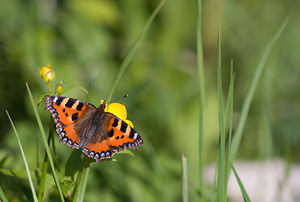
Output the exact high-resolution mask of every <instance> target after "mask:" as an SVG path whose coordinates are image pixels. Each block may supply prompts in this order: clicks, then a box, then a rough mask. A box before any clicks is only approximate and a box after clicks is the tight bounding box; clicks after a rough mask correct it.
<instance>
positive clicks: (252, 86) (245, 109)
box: [228, 19, 288, 172]
mask: <svg viewBox="0 0 300 202" xmlns="http://www.w3.org/2000/svg"><path fill="white" fill-rule="evenodd" d="M287 23H288V19H286V20H285V21H284V22H283V23H282V25H281V26H280V28H279V29H278V31H277V32H276V33H275V35H274V36H273V38H272V39H271V41H270V42H269V44H268V45H267V47H266V50H265V52H264V54H263V56H262V58H261V60H260V62H259V64H258V66H257V69H256V72H255V74H254V77H253V80H252V82H251V84H250V88H249V90H248V93H247V95H246V98H245V101H244V104H243V107H242V111H241V118H240V121H239V123H238V126H237V129H236V132H235V133H234V138H233V139H232V144H231V149H230V151H229V161H230V163H233V161H234V160H235V158H236V154H237V151H238V148H239V146H240V141H241V138H242V134H243V130H244V126H245V123H246V119H247V116H248V112H249V109H250V106H251V102H252V99H253V95H254V92H255V90H256V87H257V84H258V81H259V79H260V77H261V75H262V72H263V70H264V68H265V64H266V61H267V59H268V57H269V55H270V52H271V50H272V48H273V46H274V44H275V43H276V42H277V41H278V39H279V37H280V35H281V34H282V32H283V30H284V29H285V27H286V25H287ZM228 172H229V171H228Z"/></svg>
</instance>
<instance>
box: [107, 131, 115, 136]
mask: <svg viewBox="0 0 300 202" xmlns="http://www.w3.org/2000/svg"><path fill="white" fill-rule="evenodd" d="M112 136H114V129H111V130H110V131H109V132H108V137H112Z"/></svg>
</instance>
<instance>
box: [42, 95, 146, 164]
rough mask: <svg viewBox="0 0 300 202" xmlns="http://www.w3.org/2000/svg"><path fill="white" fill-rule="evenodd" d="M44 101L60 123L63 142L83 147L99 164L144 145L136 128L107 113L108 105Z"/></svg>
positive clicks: (54, 99)
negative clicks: (125, 150)
mask: <svg viewBox="0 0 300 202" xmlns="http://www.w3.org/2000/svg"><path fill="white" fill-rule="evenodd" d="M44 101H45V103H46V110H48V111H49V112H50V113H51V115H52V117H53V119H54V122H55V124H56V131H57V133H58V134H59V137H60V141H59V142H60V143H65V144H67V145H68V146H69V147H72V148H76V149H79V148H82V151H83V152H84V153H85V154H86V155H87V156H88V157H92V158H94V159H96V161H97V162H99V161H100V160H101V159H108V158H111V157H112V156H113V155H114V154H115V153H116V152H119V151H122V150H124V149H134V150H136V149H137V148H138V147H139V146H140V145H142V144H143V139H142V138H141V136H140V135H139V134H138V133H137V132H136V131H135V130H134V129H133V128H132V127H130V126H129V125H128V124H127V123H125V122H124V121H122V120H121V119H120V118H118V117H117V116H115V115H114V114H112V113H109V112H105V111H104V109H105V107H106V103H105V102H103V103H102V104H101V105H100V106H99V107H98V108H96V107H95V106H94V105H93V104H91V103H88V102H83V101H80V100H77V99H73V98H67V97H61V96H50V97H45V99H44Z"/></svg>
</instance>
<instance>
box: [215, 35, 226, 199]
mask: <svg viewBox="0 0 300 202" xmlns="http://www.w3.org/2000/svg"><path fill="white" fill-rule="evenodd" d="M221 60H222V55H221V32H220V31H219V33H218V62H217V81H218V105H219V135H220V136H219V161H218V183H217V187H218V194H217V196H218V197H217V199H218V201H222V202H223V201H226V191H225V152H226V151H225V125H224V115H223V87H222V62H221Z"/></svg>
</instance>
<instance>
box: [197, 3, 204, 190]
mask: <svg viewBox="0 0 300 202" xmlns="http://www.w3.org/2000/svg"><path fill="white" fill-rule="evenodd" d="M197 62H198V77H199V78H198V79H199V97H200V100H199V101H200V102H199V104H200V110H199V148H198V152H199V165H198V166H199V171H198V172H199V173H198V174H199V188H200V191H201V190H202V185H203V180H202V178H203V167H204V165H203V151H204V149H203V137H204V106H205V81H204V62H203V49H202V1H201V0H198V16H197Z"/></svg>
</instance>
